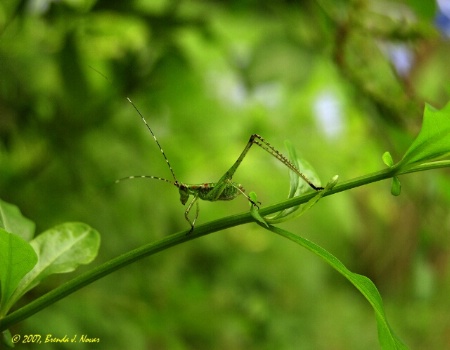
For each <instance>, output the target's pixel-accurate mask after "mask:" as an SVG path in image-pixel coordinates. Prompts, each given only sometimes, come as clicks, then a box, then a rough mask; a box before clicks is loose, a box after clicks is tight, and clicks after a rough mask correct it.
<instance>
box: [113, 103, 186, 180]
mask: <svg viewBox="0 0 450 350" xmlns="http://www.w3.org/2000/svg"><path fill="white" fill-rule="evenodd" d="M127 100H128V102H130V103H131V105H132V106H133V107H134V109H135V110H136V112H138V114H139V116H140V117H141V119H142V121H143V122H144V124H145V126H146V127H147V129H148V131H150V133H151V134H152V136H153V139H154V140H155V142H156V144H157V145H158V148H159V150H160V151H161V154H162V155H163V157H164V159H165V160H166V163H167V166H168V167H169V170H170V173H171V174H172V177H173V180H174V181H170V180H167V179H164V178H162V177H158V176H150V175H140V176H128V177H124V178H122V179H119V180H117V181H116V182H120V181H122V180H127V179H136V178H148V179H155V180H161V181H165V182H168V183H170V184H173V185H175V186H178V184H179V182H178V180H177V178H176V176H175V173H174V171H173V169H172V166H171V165H170V163H169V160H168V159H167V157H166V154H165V153H164V151H163V149H162V147H161V145H160V144H159V141H158V139H157V138H156V136H155V134H154V133H153V130H152V129H151V128H150V125H148V123H147V121H146V120H145V118H144V116H143V115H142V113H141V112H140V111H139V109H138V108H137V107H136V105H135V104H134V103H133V101H131V99H130V98H129V97H127Z"/></svg>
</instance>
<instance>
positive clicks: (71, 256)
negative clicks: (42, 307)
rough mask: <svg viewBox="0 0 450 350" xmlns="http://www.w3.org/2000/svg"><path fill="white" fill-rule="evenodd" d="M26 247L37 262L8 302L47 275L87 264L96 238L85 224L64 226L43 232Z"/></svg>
mask: <svg viewBox="0 0 450 350" xmlns="http://www.w3.org/2000/svg"><path fill="white" fill-rule="evenodd" d="M30 244H31V245H32V247H33V248H34V250H35V252H36V253H37V255H38V263H37V264H36V266H35V267H34V268H33V269H32V270H31V271H30V272H29V273H28V274H27V275H26V276H25V277H24V278H23V279H22V280H21V281H20V283H19V286H18V287H17V289H16V291H15V292H14V294H13V296H12V298H11V299H12V300H11V303H14V302H16V301H17V300H18V299H20V298H21V297H22V296H23V295H24V294H25V293H26V292H27V291H29V290H30V289H32V288H34V287H35V286H36V285H37V284H39V282H41V280H42V279H43V278H45V277H47V276H48V275H50V274H54V273H66V272H71V271H73V270H75V269H76V268H77V267H78V266H79V265H80V264H88V263H90V262H91V261H92V260H93V259H94V258H95V257H96V256H97V252H98V248H99V245H100V235H99V233H98V232H97V231H96V230H94V229H92V228H91V227H89V226H88V225H86V224H83V223H65V224H62V225H59V226H56V227H53V228H51V229H49V230H47V231H45V232H43V233H42V234H40V235H39V236H37V237H36V238H35V239H34V240H32V241H31V242H30Z"/></svg>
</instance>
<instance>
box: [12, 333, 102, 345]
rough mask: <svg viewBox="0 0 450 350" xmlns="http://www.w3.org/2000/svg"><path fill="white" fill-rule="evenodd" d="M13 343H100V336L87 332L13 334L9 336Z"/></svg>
mask: <svg viewBox="0 0 450 350" xmlns="http://www.w3.org/2000/svg"><path fill="white" fill-rule="evenodd" d="M11 340H12V342H13V343H14V344H19V343H20V344H46V343H47V344H48V343H100V338H96V337H91V336H89V335H87V334H82V335H78V334H74V335H72V336H69V335H67V334H65V335H64V336H56V335H53V334H45V335H42V334H24V335H20V334H15V335H13V336H12V338H11Z"/></svg>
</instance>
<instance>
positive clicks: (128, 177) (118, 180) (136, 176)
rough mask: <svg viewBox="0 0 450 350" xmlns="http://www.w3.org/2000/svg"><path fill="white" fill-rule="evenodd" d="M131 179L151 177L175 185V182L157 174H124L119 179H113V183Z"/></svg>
mask: <svg viewBox="0 0 450 350" xmlns="http://www.w3.org/2000/svg"><path fill="white" fill-rule="evenodd" d="M131 179H153V180H160V181H164V182H167V183H169V184H172V185H175V182H173V181H170V180H167V179H165V178H163V177H159V176H151V175H132V176H126V177H122V178H120V179H117V180H116V181H115V183H119V182H121V181H124V180H131Z"/></svg>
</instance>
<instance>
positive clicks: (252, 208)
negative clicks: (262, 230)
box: [248, 192, 269, 227]
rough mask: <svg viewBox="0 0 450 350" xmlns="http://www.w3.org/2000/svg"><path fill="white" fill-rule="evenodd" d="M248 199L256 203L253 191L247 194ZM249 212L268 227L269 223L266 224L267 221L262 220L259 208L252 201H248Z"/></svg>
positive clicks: (256, 198) (256, 199)
mask: <svg viewBox="0 0 450 350" xmlns="http://www.w3.org/2000/svg"><path fill="white" fill-rule="evenodd" d="M248 196H249V197H250V199H251V200H252V201H253V202H255V203H258V197H257V196H256V193H255V192H250V193H249V195H248ZM250 214H252V217H253V218H254V219H255V220H256V221H257V222H259V223H261V224H263V225H264V226H266V227H269V225H268V224H267V222H266V221H265V220H264V218H263V217H262V216H261V214H260V213H259V208H258V207H257V206H256V205H254V204H253V203H250Z"/></svg>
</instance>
